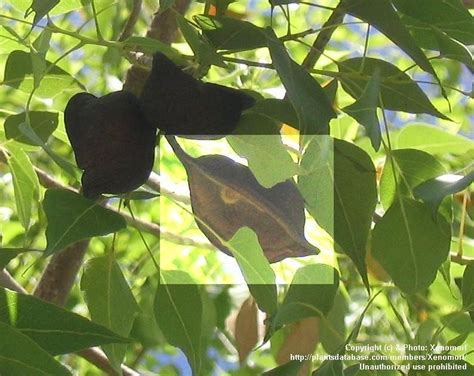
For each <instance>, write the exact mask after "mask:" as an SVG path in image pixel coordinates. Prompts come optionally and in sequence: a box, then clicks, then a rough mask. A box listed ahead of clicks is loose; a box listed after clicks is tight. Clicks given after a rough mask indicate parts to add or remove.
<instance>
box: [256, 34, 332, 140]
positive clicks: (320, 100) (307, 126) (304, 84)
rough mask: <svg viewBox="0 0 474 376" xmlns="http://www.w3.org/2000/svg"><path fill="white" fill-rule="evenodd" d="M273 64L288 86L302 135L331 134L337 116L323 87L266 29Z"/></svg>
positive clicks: (282, 80)
mask: <svg viewBox="0 0 474 376" xmlns="http://www.w3.org/2000/svg"><path fill="white" fill-rule="evenodd" d="M265 36H266V38H267V45H268V49H269V51H270V55H271V57H272V62H273V65H274V67H275V69H276V71H277V73H278V75H279V77H280V79H281V82H282V84H283V86H285V89H286V93H287V95H288V98H289V99H290V101H291V103H292V105H293V107H294V109H295V111H296V113H297V114H298V123H299V127H298V128H299V130H300V132H301V133H302V134H328V133H329V121H330V120H331V119H332V118H335V117H336V113H335V112H334V109H333V108H332V105H331V103H330V102H329V99H328V97H327V96H326V94H325V92H324V90H323V88H322V87H321V85H319V83H318V82H317V81H316V80H315V79H314V78H313V77H312V76H311V75H310V74H309V73H308V72H307V71H306V70H305V69H304V68H303V67H301V66H300V65H298V64H296V63H295V62H294V61H293V60H292V59H291V58H290V57H289V56H288V53H287V51H286V49H285V47H284V45H283V43H282V42H281V41H280V40H278V38H277V37H276V35H275V33H274V32H273V30H272V29H270V28H268V29H266V30H265Z"/></svg>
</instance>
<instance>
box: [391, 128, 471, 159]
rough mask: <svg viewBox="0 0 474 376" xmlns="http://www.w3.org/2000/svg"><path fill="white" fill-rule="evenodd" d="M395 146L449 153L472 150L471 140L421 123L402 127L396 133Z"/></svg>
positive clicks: (456, 153)
mask: <svg viewBox="0 0 474 376" xmlns="http://www.w3.org/2000/svg"><path fill="white" fill-rule="evenodd" d="M396 147H397V148H400V149H402V148H403V149H408V148H414V149H419V150H423V151H426V152H427V153H430V154H446V153H451V154H455V155H461V154H464V153H466V152H468V151H469V150H474V144H473V143H472V140H469V139H468V138H466V137H462V136H459V135H456V134H452V133H448V132H446V131H444V130H442V129H440V128H437V127H433V126H429V125H423V124H413V125H409V126H406V127H404V128H403V129H402V130H401V131H400V133H399V134H398V138H397V141H396Z"/></svg>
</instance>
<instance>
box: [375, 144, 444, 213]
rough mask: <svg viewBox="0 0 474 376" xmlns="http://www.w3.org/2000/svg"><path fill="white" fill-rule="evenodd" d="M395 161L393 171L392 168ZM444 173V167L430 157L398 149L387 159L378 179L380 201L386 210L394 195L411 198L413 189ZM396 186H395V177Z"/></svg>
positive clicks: (422, 153) (394, 197)
mask: <svg viewBox="0 0 474 376" xmlns="http://www.w3.org/2000/svg"><path fill="white" fill-rule="evenodd" d="M392 159H393V160H394V161H395V164H396V167H395V171H394V169H393V166H392V162H391V161H392ZM443 172H445V168H444V166H443V165H442V164H441V162H439V161H438V160H437V159H436V158H434V157H433V156H432V155H430V154H428V153H426V152H424V151H421V150H417V149H398V150H393V151H392V158H387V160H386V162H385V166H384V169H383V173H382V177H381V178H380V201H381V202H382V205H383V207H384V208H388V207H389V206H390V205H391V204H392V202H393V200H395V199H396V195H397V194H398V195H402V196H405V197H412V195H413V189H414V188H415V187H416V186H417V185H419V184H420V183H422V182H424V181H425V180H427V179H431V178H433V177H436V176H438V175H440V174H442V173H443ZM394 176H396V179H397V183H398V186H396V185H395V177H394Z"/></svg>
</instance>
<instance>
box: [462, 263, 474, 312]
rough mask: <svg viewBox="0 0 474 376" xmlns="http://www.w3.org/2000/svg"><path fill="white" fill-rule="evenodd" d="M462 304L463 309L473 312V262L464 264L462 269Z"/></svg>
mask: <svg viewBox="0 0 474 376" xmlns="http://www.w3.org/2000/svg"><path fill="white" fill-rule="evenodd" d="M462 305H463V307H464V309H466V310H469V311H472V312H474V264H470V265H466V269H464V274H463V276H462ZM471 317H472V314H471Z"/></svg>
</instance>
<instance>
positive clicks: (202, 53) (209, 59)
mask: <svg viewBox="0 0 474 376" xmlns="http://www.w3.org/2000/svg"><path fill="white" fill-rule="evenodd" d="M175 17H176V21H177V22H178V25H179V28H180V30H181V33H182V34H183V36H184V39H186V42H188V44H189V46H190V47H191V49H192V50H193V52H194V55H196V56H197V58H198V61H199V64H200V65H203V66H205V67H206V66H208V65H211V64H214V65H217V66H219V67H222V68H225V67H226V64H225V62H224V60H223V59H222V56H220V55H219V54H217V52H216V51H215V50H214V48H213V46H211V45H210V44H209V42H207V40H205V39H203V38H202V37H201V35H199V33H198V32H197V30H196V29H195V28H194V27H193V26H191V25H190V24H189V22H188V20H187V19H186V18H184V17H183V16H182V15H181V14H179V13H178V12H176V13H175Z"/></svg>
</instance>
